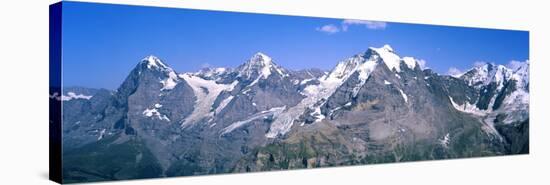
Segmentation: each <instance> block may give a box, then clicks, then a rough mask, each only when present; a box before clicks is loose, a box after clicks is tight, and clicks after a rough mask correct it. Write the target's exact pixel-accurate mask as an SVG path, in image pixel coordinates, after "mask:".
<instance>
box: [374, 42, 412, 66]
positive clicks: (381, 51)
mask: <svg viewBox="0 0 550 185" xmlns="http://www.w3.org/2000/svg"><path fill="white" fill-rule="evenodd" d="M367 52H368V53H371V54H375V55H374V56H379V57H380V58H381V59H382V61H383V62H384V63H385V64H386V66H388V68H389V69H390V70H393V69H395V71H397V72H401V68H400V64H401V57H399V56H398V55H397V54H395V52H394V50H393V48H392V47H391V46H389V45H387V44H386V45H384V46H383V47H381V48H374V47H369V50H368V51H367ZM370 57H373V56H370ZM409 67H410V65H409Z"/></svg>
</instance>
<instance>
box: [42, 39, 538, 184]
mask: <svg viewBox="0 0 550 185" xmlns="http://www.w3.org/2000/svg"><path fill="white" fill-rule="evenodd" d="M422 63H423V62H422V61H421V60H418V59H415V58H412V57H400V56H398V55H397V54H396V52H395V51H394V50H393V49H392V48H391V47H390V46H388V45H385V46H383V47H381V48H368V49H367V50H366V51H365V52H362V53H359V54H357V55H355V56H352V57H350V58H348V59H345V60H343V61H341V62H339V63H337V65H336V66H335V67H334V68H333V69H332V70H331V71H323V70H319V69H304V70H298V71H296V70H289V69H285V68H284V67H282V66H279V65H278V64H277V63H276V61H275V60H273V59H272V58H271V57H269V56H267V55H266V54H263V53H257V54H255V55H254V56H252V57H251V58H250V59H249V60H248V61H245V62H244V63H243V64H241V65H240V66H237V67H236V68H205V69H202V70H200V71H198V72H194V73H190V72H188V73H178V72H176V71H174V70H173V69H172V68H170V67H169V66H168V65H167V64H166V63H165V62H164V61H161V60H160V59H159V58H157V57H155V56H148V57H146V58H144V59H143V60H141V61H139V62H138V64H137V65H136V66H135V68H134V69H133V70H132V71H130V73H129V75H128V76H127V78H126V79H125V80H124V82H123V83H122V84H121V85H120V86H119V87H118V89H116V90H106V89H91V88H85V87H64V88H63V92H62V94H61V96H57V95H51V96H50V98H51V99H52V100H54V101H62V105H63V106H62V111H63V117H62V130H63V137H62V141H63V152H62V153H63V180H64V182H65V183H71V182H91V181H104V180H120V179H136V178H152V177H172V176H190V175H204V174H220V173H233V172H252V171H272V170H286V169H300V168H315V167H328V166H342V165H357V164H375V163H390V162H401V161H418V160H435V159H450V158H465V157H482V156H497V155H510V154H527V153H529V61H525V62H516V63H515V64H516V65H513V66H507V67H506V66H503V65H496V64H491V63H485V64H482V65H476V66H475V67H474V68H472V69H471V70H469V71H467V72H465V73H464V74H461V75H458V76H449V75H441V74H438V73H435V72H434V71H432V70H431V69H429V68H424V67H423V66H421V64H422Z"/></svg>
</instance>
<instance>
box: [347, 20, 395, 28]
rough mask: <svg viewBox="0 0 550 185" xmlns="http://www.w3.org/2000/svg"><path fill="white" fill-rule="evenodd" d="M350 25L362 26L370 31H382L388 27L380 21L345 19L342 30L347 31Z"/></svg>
mask: <svg viewBox="0 0 550 185" xmlns="http://www.w3.org/2000/svg"><path fill="white" fill-rule="evenodd" d="M351 25H364V26H365V27H366V28H367V29H371V30H383V29H386V26H387V25H388V24H387V23H386V22H381V21H364V20H355V19H346V20H344V21H342V30H343V31H347V30H348V28H349V26H351Z"/></svg>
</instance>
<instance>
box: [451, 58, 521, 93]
mask: <svg viewBox="0 0 550 185" xmlns="http://www.w3.org/2000/svg"><path fill="white" fill-rule="evenodd" d="M512 74H513V71H512V70H510V69H508V68H506V67H505V66H503V65H496V64H492V63H485V64H483V65H478V66H476V67H474V68H472V69H471V70H470V71H468V72H466V73H464V74H463V75H462V76H460V78H463V79H464V80H466V81H467V82H468V84H469V85H471V86H480V85H483V86H485V85H489V84H490V83H491V82H495V83H496V84H497V88H498V89H501V88H502V86H503V84H504V81H506V80H508V79H509V78H510V77H512Z"/></svg>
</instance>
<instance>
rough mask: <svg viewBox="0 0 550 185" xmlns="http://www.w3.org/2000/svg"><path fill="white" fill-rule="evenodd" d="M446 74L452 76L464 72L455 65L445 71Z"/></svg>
mask: <svg viewBox="0 0 550 185" xmlns="http://www.w3.org/2000/svg"><path fill="white" fill-rule="evenodd" d="M447 74H448V75H451V76H453V77H457V78H458V77H460V76H461V75H462V74H464V72H462V71H461V70H460V69H458V68H456V67H451V68H449V70H448V71H447Z"/></svg>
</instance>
